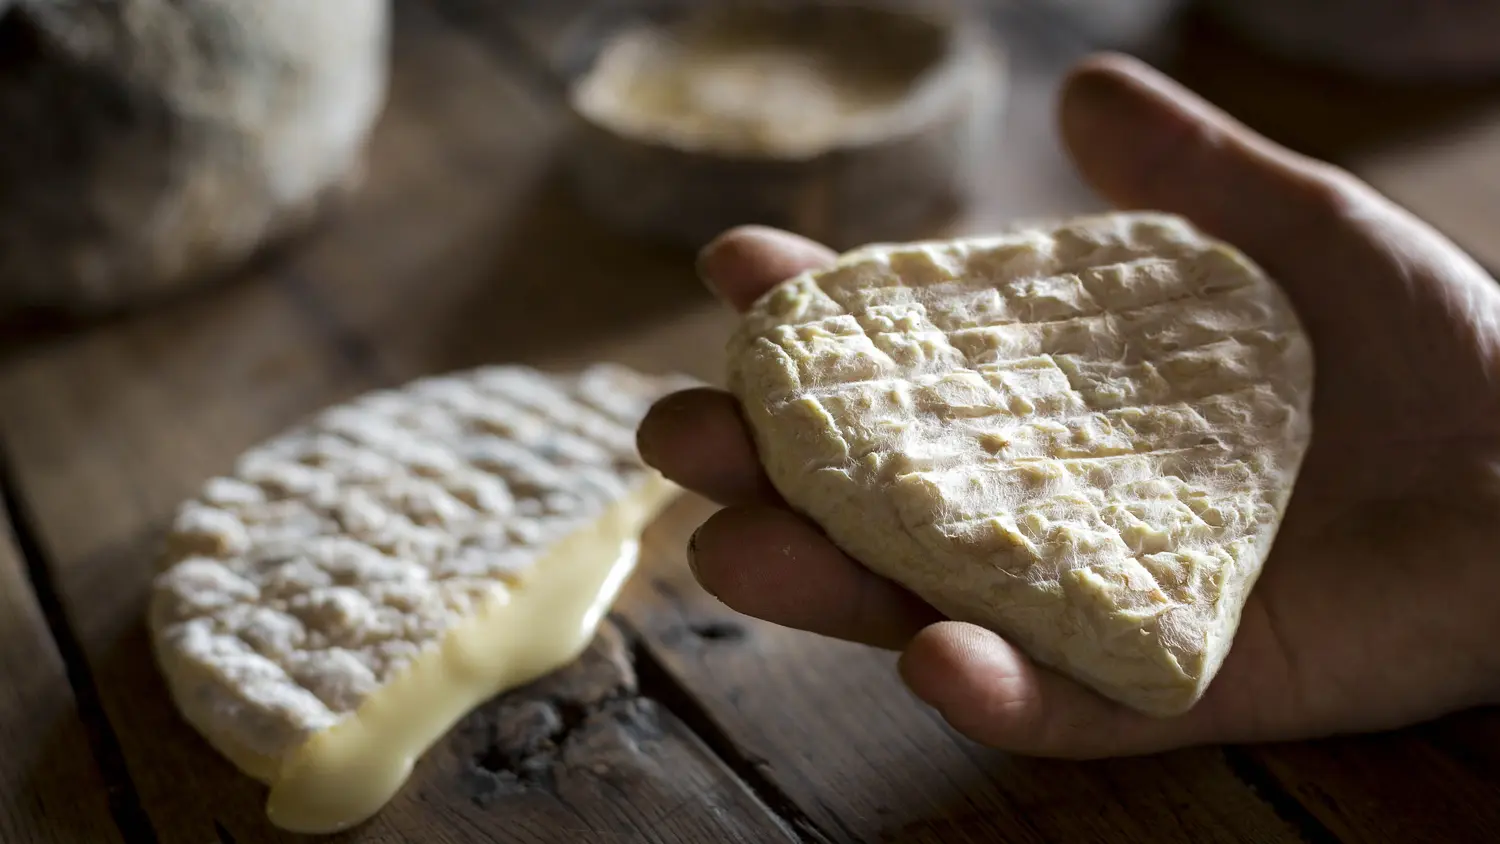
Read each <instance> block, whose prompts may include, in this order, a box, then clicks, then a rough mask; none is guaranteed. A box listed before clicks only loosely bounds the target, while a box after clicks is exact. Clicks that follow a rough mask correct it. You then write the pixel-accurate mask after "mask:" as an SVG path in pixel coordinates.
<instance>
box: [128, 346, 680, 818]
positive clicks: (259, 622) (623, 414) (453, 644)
mask: <svg viewBox="0 0 1500 844" xmlns="http://www.w3.org/2000/svg"><path fill="white" fill-rule="evenodd" d="M684 383H685V382H684V381H681V380H679V379H668V378H660V379H657V378H647V377H644V376H639V375H636V374H634V373H631V372H629V371H628V370H624V369H621V368H618V367H611V366H598V367H594V368H591V369H589V370H585V371H584V372H583V373H581V374H576V375H548V374H543V373H541V372H538V371H535V370H529V369H525V368H522V367H488V368H483V369H480V370H475V371H471V372H467V373H462V374H459V375H451V376H445V377H439V378H429V379H423V380H420V381H417V382H414V383H413V384H410V385H408V386H406V387H403V388H401V389H398V390H388V391H379V392H375V393H371V394H368V395H366V396H363V397H360V398H358V399H356V400H354V401H352V402H349V403H348V404H345V405H341V406H339V407H335V408H331V409H328V410H326V411H324V412H323V413H321V414H319V415H318V416H317V417H315V418H314V419H312V420H310V421H309V423H308V424H306V425H304V426H302V427H300V428H298V429H296V430H294V431H291V432H289V433H286V434H284V435H282V436H280V437H277V438H276V439H273V440H271V441H269V442H267V443H265V444H262V445H261V446H258V447H256V448H254V449H252V450H250V451H249V452H247V453H246V454H245V455H243V456H242V457H241V458H240V460H239V461H238V462H237V464H236V466H235V468H234V471H233V472H232V473H231V475H230V476H228V477H222V478H217V479H214V480H212V481H210V482H209V483H207V484H206V485H205V486H204V488H203V490H202V491H201V492H200V494H199V495H198V496H197V497H196V498H195V499H194V500H192V501H189V502H187V503H186V504H184V505H183V507H182V508H181V509H180V510H179V512H178V517H177V519H176V522H175V523H174V525H173V528H172V531H171V533H170V536H169V539H168V549H167V552H166V555H165V559H164V560H163V567H162V571H161V572H160V573H159V574H158V576H157V578H156V581H155V583H154V588H153V594H152V605H151V612H150V627H151V633H152V641H153V647H154V650H155V654H156V657H157V662H158V664H159V665H160V667H161V669H162V673H163V675H164V676H165V677H166V679H167V685H168V688H169V690H170V692H171V695H172V699H173V701H174V703H175V704H176V705H177V708H178V709H179V711H180V712H181V713H182V715H183V717H184V718H185V719H186V720H187V721H188V722H189V723H190V724H192V725H193V726H194V727H195V728H196V729H197V730H198V732H199V733H201V734H202V735H203V736H204V737H205V738H206V739H207V740H208V741H209V742H210V743H211V744H212V745H213V746H214V747H215V748H216V749H217V750H218V751H219V752H220V753H221V754H223V755H224V756H225V757H226V758H228V759H230V760H231V761H232V762H234V763H235V764H236V765H237V766H238V767H240V768H241V769H242V770H243V771H245V772H246V773H248V774H250V775H251V776H253V777H255V778H257V779H259V780H261V781H263V782H265V783H267V784H269V785H270V786H271V796H270V802H269V805H268V811H269V812H270V815H271V817H272V819H273V820H274V821H275V823H277V824H278V825H280V826H283V827H285V828H287V829H291V830H295V831H301V832H329V831H333V830H338V829H342V828H345V827H347V826H350V825H352V824H355V823H358V822H360V821H362V820H364V819H366V818H368V817H369V816H370V815H371V814H372V813H374V812H375V811H377V810H379V809H380V807H381V806H383V805H384V804H385V803H386V801H388V800H389V799H390V798H391V796H392V795H393V794H394V793H395V792H396V790H397V789H399V788H400V786H401V784H402V783H403V782H404V781H405V780H406V778H407V776H408V774H409V772H410V771H411V768H412V764H413V762H414V761H415V760H416V758H417V757H419V756H421V755H422V754H423V752H425V751H426V750H427V749H428V748H429V747H430V746H431V745H432V744H433V742H434V741H436V740H437V739H438V738H439V737H440V736H442V735H443V733H444V732H446V731H447V730H448V729H449V728H450V727H451V726H452V725H453V724H454V722H456V721H457V720H458V719H459V718H461V717H462V716H463V715H464V714H465V713H467V712H468V711H469V710H470V709H472V708H473V707H474V706H475V705H477V704H478V703H480V702H481V701H483V700H485V699H486V698H488V697H491V696H493V695H495V694H497V693H499V692H502V691H505V690H508V689H511V688H514V687H516V686H518V685H521V684H524V683H525V682H527V681H529V680H531V679H534V678H535V677H537V676H540V675H542V674H546V673H548V672H550V671H552V670H555V669H557V668H559V667H561V666H563V665H564V664H566V663H568V662H569V661H571V660H572V659H574V658H575V657H576V656H577V655H578V654H579V653H580V651H581V650H582V649H583V648H584V647H585V646H586V645H587V644H588V642H589V641H590V639H591V638H592V636H593V633H594V631H595V630H596V629H597V625H598V622H599V619H600V617H601V616H602V614H603V613H604V611H605V609H606V608H607V607H608V606H609V604H610V603H611V602H612V601H613V600H614V598H615V595H616V594H617V593H618V591H619V588H620V585H621V583H622V582H623V581H624V579H625V578H626V577H627V576H628V575H629V573H630V571H631V570H632V566H633V563H634V560H635V552H634V548H635V544H636V542H637V541H638V538H639V535H640V532H641V531H642V530H643V529H644V528H645V526H646V524H647V522H649V521H650V520H651V518H653V517H654V515H655V514H656V513H657V511H658V510H659V509H660V508H661V507H662V506H664V505H665V503H666V501H667V500H668V499H669V498H670V497H671V495H672V494H673V491H674V490H675V487H674V486H673V485H672V484H670V483H669V482H668V481H666V480H665V479H663V478H662V477H661V476H659V475H658V474H656V473H654V472H652V471H650V470H648V469H646V467H644V466H643V465H642V464H641V463H640V459H639V456H638V455H637V454H636V453H635V437H634V431H635V425H636V424H637V423H638V422H639V420H640V418H641V417H642V416H643V415H644V414H645V411H646V409H647V408H648V407H649V406H650V404H651V402H652V401H654V400H655V399H656V398H657V397H659V396H661V395H663V394H665V393H666V392H668V391H670V390H671V389H675V388H677V387H680V386H683V385H684Z"/></svg>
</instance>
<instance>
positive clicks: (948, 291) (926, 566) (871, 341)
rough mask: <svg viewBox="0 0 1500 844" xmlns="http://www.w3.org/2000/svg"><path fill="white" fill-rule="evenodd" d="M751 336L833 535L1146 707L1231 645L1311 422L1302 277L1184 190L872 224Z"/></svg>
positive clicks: (762, 380) (747, 345) (785, 447)
mask: <svg viewBox="0 0 1500 844" xmlns="http://www.w3.org/2000/svg"><path fill="white" fill-rule="evenodd" d="M729 360H730V375H729V379H730V387H731V389H732V390H733V392H734V393H735V394H736V396H737V397H738V398H739V400H740V402H741V404H742V406H743V408H744V412H745V415H746V418H747V421H748V422H749V425H750V427H751V429H752V431H753V434H754V437H755V439H756V441H757V444H758V448H759V451H760V456H761V460H762V462H763V463H764V465H765V468H766V470H767V473H768V474H769V476H770V478H771V481H772V482H773V483H774V484H775V486H776V487H777V489H778V490H779V491H780V492H781V493H782V495H783V496H784V497H785V498H786V500H787V501H788V502H789V503H790V504H791V505H792V506H793V507H795V508H797V509H798V510H800V511H801V512H803V513H804V514H806V515H807V516H808V517H810V518H811V519H813V520H814V521H815V522H817V523H818V524H819V525H820V526H821V527H822V528H823V529H824V530H825V531H826V532H827V534H828V535H829V537H830V538H831V539H832V540H833V541H834V542H835V543H837V544H838V545H839V546H840V547H842V548H843V549H844V550H845V551H846V552H847V553H849V554H850V555H851V556H853V557H854V558H856V559H858V560H860V561H861V562H862V563H864V564H865V565H866V566H868V567H869V568H870V569H872V570H874V571H875V572H877V573H879V574H881V575H884V576H886V577H888V578H890V579H892V580H895V581H897V582H899V583H901V584H903V585H905V586H906V587H907V588H909V589H911V590H912V591H913V592H915V593H916V594H918V595H920V596H921V597H922V598H924V599H925V600H927V601H928V602H929V603H931V604H932V605H933V606H934V607H936V608H937V609H938V610H940V611H942V612H944V613H946V614H947V615H949V616H950V617H952V618H955V619H959V620H963V621H969V622H973V623H977V624H980V625H983V626H985V627H988V628H990V629H992V630H995V631H996V632H999V633H1001V634H1002V635H1004V636H1006V637H1007V638H1008V639H1010V640H1011V641H1012V642H1014V643H1015V644H1016V645H1017V646H1018V647H1020V648H1022V649H1023V650H1024V651H1025V652H1027V653H1028V654H1029V655H1030V656H1031V657H1032V658H1034V659H1036V660H1038V661H1039V662H1041V663H1043V664H1046V665H1049V666H1052V667H1053V668H1056V669H1058V670H1060V671H1061V672H1063V673H1064V674H1066V675H1068V676H1071V677H1073V678H1075V679H1077V680H1079V681H1081V682H1083V683H1084V684H1086V685H1088V686H1090V687H1092V688H1093V689H1095V690H1096V691H1098V692H1100V693H1101V694H1103V695H1105V696H1106V697H1109V698H1112V699H1114V700H1116V701H1118V702H1120V703H1122V704H1125V705H1127V706H1129V707H1131V708H1134V709H1136V710H1138V711H1141V712H1144V713H1147V714H1151V715H1159V716H1167V715H1173V714H1177V713H1181V712H1183V711H1186V710H1187V709H1189V708H1191V707H1192V706H1193V704H1195V703H1196V702H1197V700H1198V699H1199V698H1200V697H1201V696H1202V694H1203V692H1204V690H1205V689H1206V688H1207V686H1208V684H1209V682H1210V681H1211V680H1212V678H1213V676H1214V674H1215V672H1216V671H1217V670H1218V668H1219V666H1220V664H1221V663H1222V662H1223V659H1224V657H1225V655H1226V654H1227V652H1228V650H1229V647H1230V644H1231V642H1232V640H1233V638H1234V633H1235V630H1236V628H1237V627H1238V624H1239V618H1240V614H1241V611H1242V609H1243V607H1244V604H1245V600H1246V597H1247V596H1248V594H1249V593H1250V590H1251V588H1252V587H1253V586H1254V583H1255V581H1256V579H1257V577H1258V576H1259V574H1260V571H1261V568H1262V565H1263V563H1264V560H1265V558H1266V555H1267V554H1268V553H1269V551H1270V548H1271V544H1272V541H1273V540H1274V538H1275V535H1276V532H1277V530H1278V528H1279V526H1280V523H1281V518H1282V515H1283V513H1284V511H1285V509H1286V506H1287V503H1288V501H1289V499H1290V496H1291V491H1292V487H1293V485H1294V483H1295V480H1296V476H1297V473H1298V470H1299V469H1300V466H1301V462H1302V458H1303V455H1304V453H1305V451H1306V448H1307V445H1308V442H1309V440H1310V438H1311V419H1310V415H1309V413H1310V406H1311V400H1312V392H1313V358H1312V349H1311V346H1310V344H1309V342H1308V340H1307V338H1306V337H1305V335H1304V333H1303V331H1302V329H1301V326H1300V324H1299V322H1298V319H1297V316H1296V314H1295V313H1294V311H1293V310H1292V307H1291V305H1290V303H1289V302H1288V300H1287V299H1286V298H1285V296H1284V294H1283V293H1282V292H1281V290H1280V289H1279V288H1278V287H1277V286H1276V285H1275V284H1274V283H1273V282H1272V281H1271V280H1269V279H1268V278H1267V277H1266V276H1265V274H1264V273H1263V272H1262V271H1261V270H1260V269H1259V268H1258V267H1256V266H1255V265H1254V264H1253V263H1252V262H1251V261H1250V260H1249V259H1247V258H1246V257H1245V256H1244V255H1242V254H1240V253H1239V252H1238V251H1236V250H1234V249H1233V248H1231V247H1229V246H1227V245H1225V244H1223V243H1220V242H1217V241H1215V240H1212V239H1210V238H1208V237H1207V236H1205V235H1204V234H1202V233H1200V232H1199V231H1197V230H1196V229H1194V228H1193V227H1192V226H1191V225H1190V224H1188V223H1187V222H1186V221H1184V220H1182V219H1179V218H1177V217H1174V216H1170V215H1164V214H1155V213H1116V214H1106V215H1099V216H1092V217H1083V218H1077V219H1073V220H1068V221H1062V222H1059V223H1054V224H1035V226H1034V227H1029V228H1021V229H1015V230H1012V231H1010V232H1007V233H1005V234H1001V235H997V236H994V237H989V238H975V239H963V240H955V241H947V242H931V243H916V244H905V245H878V246H872V247H867V248H864V249H860V250H857V251H855V252H852V253H849V254H847V255H845V256H843V257H841V258H840V260H839V261H838V263H837V264H836V265H835V266H834V267H832V268H829V269H826V270H822V271H817V272H809V273H805V274H803V275H801V276H798V277H796V278H793V279H790V280H788V281H787V282H785V283H783V284H781V285H779V286H777V287H776V288H774V289H772V290H771V291H769V292H768V293H767V294H766V295H764V296H763V297H761V299H759V300H758V301H757V302H756V303H755V304H754V305H753V306H752V307H751V308H750V310H749V311H748V312H747V314H746V315H745V318H744V320H743V322H742V324H741V326H740V328H739V330H738V331H737V333H736V334H735V336H734V337H733V338H732V340H731V342H730V348H729Z"/></svg>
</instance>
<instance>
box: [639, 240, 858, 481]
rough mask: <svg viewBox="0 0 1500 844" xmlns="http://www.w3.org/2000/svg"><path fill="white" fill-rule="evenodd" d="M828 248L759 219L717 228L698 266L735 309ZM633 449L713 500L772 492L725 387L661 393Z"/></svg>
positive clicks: (830, 255) (821, 262)
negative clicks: (765, 225) (718, 233)
mask: <svg viewBox="0 0 1500 844" xmlns="http://www.w3.org/2000/svg"><path fill="white" fill-rule="evenodd" d="M834 258H835V255H834V252H833V251H832V250H830V249H828V248H826V247H824V246H820V245H818V244H816V243H814V242H812V241H810V240H808V239H806V238H804V237H799V236H798V235H794V234H789V233H787V232H783V231H777V230H776V229H768V228H763V227H760V226H742V227H740V228H737V229H732V230H730V231H728V232H725V233H724V234H723V235H721V236H719V237H718V238H717V239H716V240H714V241H713V242H712V243H710V244H709V245H708V246H707V247H705V248H704V249H703V252H702V253H701V254H700V255H699V257H698V271H699V273H700V274H701V275H702V276H703V280H704V282H705V283H707V284H708V286H709V287H711V288H713V289H714V291H715V292H716V293H718V294H719V295H720V296H721V297H722V298H724V299H725V300H726V301H727V302H729V304H730V305H732V306H733V307H734V308H735V309H736V310H740V311H743V310H744V309H746V308H748V307H749V306H750V304H751V303H752V302H754V301H755V299H756V298H757V297H759V296H760V295H761V294H762V293H764V292H765V291H767V290H769V289H770V288H772V287H774V286H775V285H776V284H778V283H780V282H782V281H785V280H786V279H788V278H791V277H792V276H795V275H797V274H799V273H801V272H804V271H806V270H809V269H814V268H817V267H820V266H825V265H827V264H830V263H832V262H833V260H834ZM636 444H637V447H638V448H639V450H640V453H641V457H642V459H644V460H645V461H646V463H647V464H649V465H651V466H652V467H654V468H656V469H657V470H658V471H660V472H661V473H662V474H663V475H665V476H666V477H667V478H669V479H670V480H672V481H674V482H676V483H678V484H681V485H682V486H684V487H686V488H688V489H691V490H693V491H694V492H697V493H699V494H701V495H703V496H704V497H706V498H709V499H710V500H713V501H715V502H718V503H719V504H725V505H729V504H751V503H756V502H772V501H776V500H778V496H777V495H776V493H775V490H774V489H773V488H772V487H771V483H770V481H768V480H767V479H766V477H765V474H764V473H763V472H762V471H761V468H760V464H759V462H758V460H757V459H756V455H755V447H754V445H753V443H752V441H751V439H750V432H749V430H748V429H747V428H746V427H745V423H744V420H743V419H742V418H741V416H740V412H739V407H738V405H737V404H736V403H735V401H734V399H733V398H732V397H731V396H729V395H728V394H727V393H724V392H721V391H717V390H688V391H686V392H682V393H677V394H675V395H671V396H668V397H666V398H665V399H662V400H661V401H660V402H658V403H657V404H656V405H655V406H654V407H652V408H651V411H650V412H649V413H647V415H646V418H645V419H644V420H642V422H641V425H640V430H639V431H638V432H637V435H636Z"/></svg>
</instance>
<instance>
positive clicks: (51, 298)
mask: <svg viewBox="0 0 1500 844" xmlns="http://www.w3.org/2000/svg"><path fill="white" fill-rule="evenodd" d="M387 2H388V0H317V2H306V0H256V2H253V3H247V2H239V0H72V2H67V3H62V2H53V0H0V127H4V130H3V132H0V311H13V310H16V309H30V308H46V309H64V310H70V311H98V310H105V309H112V308H115V307H118V306H120V305H124V304H128V303H133V302H136V301H139V300H141V299H146V298H150V297H152V296H154V295H156V294H160V293H164V292H167V291H171V290H175V289H179V288H182V287H184V286H187V285H189V284H192V283H195V282H197V281H199V280H202V279H206V278H209V277H213V276H215V275H218V274H220V273H222V272H223V271H225V270H227V269H229V268H232V267H233V266H234V264H235V263H236V262H238V261H242V260H243V259H244V258H246V257H247V256H248V255H249V254H251V253H253V252H254V251H256V250H257V249H258V248H260V247H262V246H264V245H265V244H267V243H268V242H272V241H274V240H276V239H278V238H280V237H282V236H284V235H286V234H288V233H290V232H293V231H296V230H298V229H300V228H301V227H303V226H304V225H305V224H306V223H307V222H308V221H310V220H311V219H314V218H315V217H316V216H317V214H318V211H319V209H320V208H321V207H322V206H323V205H324V204H325V202H326V200H327V199H328V198H329V197H330V196H334V195H337V194H338V193H339V192H340V191H341V190H342V189H343V188H346V187H348V186H349V185H351V184H352V183H353V182H354V181H355V180H356V179H357V178H358V174H359V170H360V163H361V152H362V149H363V147H364V144H365V141H366V137H367V134H368V132H369V130H370V128H371V126H372V124H373V123H374V121H375V119H376V117H377V115H378V113H379V111H380V108H381V106H382V104H383V102H384V99H385V94H386V85H387V72H388V70H387V65H388V61H389V59H388V50H387V47H388V32H387V29H388V20H387V18H388V14H389V9H388V5H387Z"/></svg>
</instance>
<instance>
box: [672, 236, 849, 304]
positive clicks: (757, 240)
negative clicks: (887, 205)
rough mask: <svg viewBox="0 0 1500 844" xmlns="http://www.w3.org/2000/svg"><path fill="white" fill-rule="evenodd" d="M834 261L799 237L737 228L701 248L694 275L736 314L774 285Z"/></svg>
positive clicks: (819, 247) (826, 250)
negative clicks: (699, 276)
mask: <svg viewBox="0 0 1500 844" xmlns="http://www.w3.org/2000/svg"><path fill="white" fill-rule="evenodd" d="M836 257H837V255H836V254H835V253H834V251H833V250H832V249H829V248H828V247H826V246H822V245H820V244H818V243H814V242H813V241H811V240H808V239H807V238H805V237H802V236H800V235H795V234H791V233H789V232H784V231H780V230H778V229H770V228H765V227H762V226H741V227H739V228H736V229H731V230H730V231H728V232H725V233H724V234H722V235H720V236H719V237H718V238H717V239H715V240H714V241H713V242H712V243H710V244H709V245H708V246H706V247H704V248H703V251H702V252H701V253H700V254H699V256H698V274H699V275H701V276H702V277H703V280H704V282H705V283H707V284H708V286H709V287H711V288H712V289H713V291H714V292H715V293H717V294H718V295H719V296H720V297H721V298H723V299H724V300H725V301H726V302H728V303H729V304H730V305H731V306H732V307H733V308H734V309H735V310H736V311H743V310H745V309H746V308H748V307H750V305H751V303H753V302H754V301H755V300H756V299H758V298H759V297H760V295H761V294H762V293H765V292H766V291H767V290H769V289H771V288H772V287H774V286H776V285H777V284H779V283H781V282H783V281H785V280H787V279H789V278H791V277H792V276H795V275H799V274H801V273H803V272H806V271H807V270H812V269H818V268H819V267H825V266H827V265H829V264H832V263H833V261H834V259H835V258H836Z"/></svg>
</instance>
